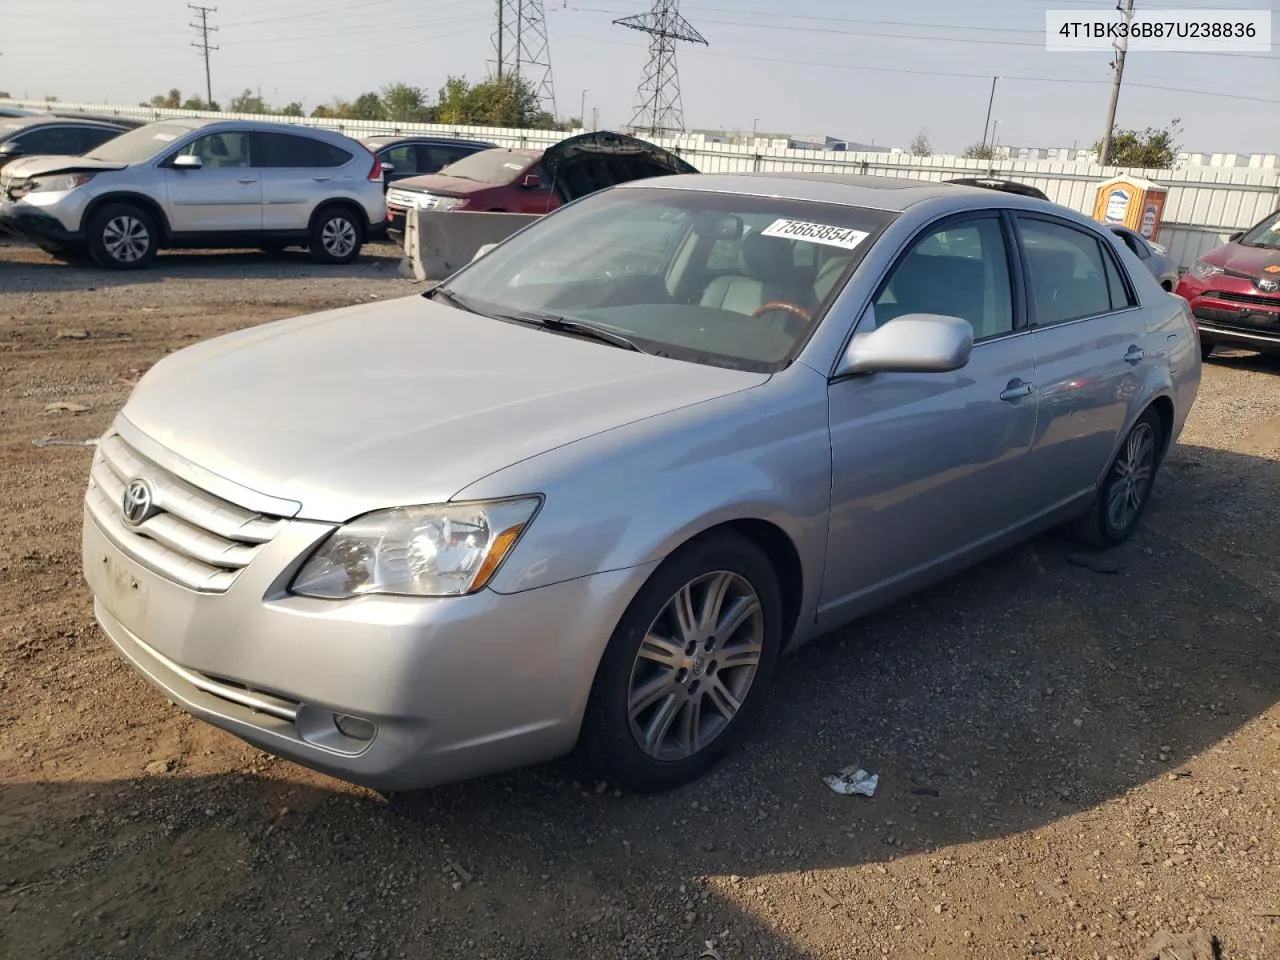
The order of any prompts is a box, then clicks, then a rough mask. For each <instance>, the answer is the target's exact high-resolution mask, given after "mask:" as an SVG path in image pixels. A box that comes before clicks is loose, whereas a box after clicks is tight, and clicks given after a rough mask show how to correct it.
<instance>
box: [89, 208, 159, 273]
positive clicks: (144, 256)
mask: <svg viewBox="0 0 1280 960" xmlns="http://www.w3.org/2000/svg"><path fill="white" fill-rule="evenodd" d="M158 237H159V231H158V230H157V229H156V224H155V221H154V220H152V219H151V216H150V214H148V213H147V212H146V211H145V210H142V209H140V208H138V207H135V206H133V205H132V204H129V203H111V204H108V205H107V206H105V207H103V208H102V209H101V210H99V211H98V212H97V213H95V214H94V215H93V218H92V220H90V221H89V231H88V240H89V253H90V255H91V256H92V257H93V259H94V262H95V263H97V264H98V265H99V266H102V267H111V268H113V269H116V270H136V269H138V268H139V267H145V266H147V265H148V264H149V263H151V261H152V260H154V259H155V257H156V240H157V239H158Z"/></svg>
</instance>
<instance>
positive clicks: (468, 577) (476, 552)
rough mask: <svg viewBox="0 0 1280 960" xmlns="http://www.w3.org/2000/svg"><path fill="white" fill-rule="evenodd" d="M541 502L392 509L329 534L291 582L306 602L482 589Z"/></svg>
mask: <svg viewBox="0 0 1280 960" xmlns="http://www.w3.org/2000/svg"><path fill="white" fill-rule="evenodd" d="M541 504H542V498H541V497H520V498H518V499H513V500H493V501H487V502H476V503H442V504H436V505H434V506H424V507H396V508H394V509H391V510H378V511H376V512H374V513H370V514H366V515H365V516H363V517H361V518H360V519H358V520H353V521H352V522H351V523H348V524H345V525H344V526H342V527H340V528H338V529H337V530H335V531H334V532H333V533H332V534H331V535H330V536H329V538H328V539H327V540H325V542H324V543H323V544H321V545H320V548H319V549H318V550H316V552H315V553H314V554H312V555H311V558H310V559H309V560H308V561H307V562H306V563H305V564H304V565H303V567H302V569H301V570H300V571H299V572H298V575H297V576H296V577H294V579H293V583H292V585H291V586H290V589H291V590H292V591H293V592H294V593H297V594H301V595H303V596H306V597H320V598H323V599H326V600H345V599H348V598H350V597H361V596H368V595H371V594H391V595H398V596H410V597H457V596H462V595H464V594H468V593H474V592H475V591H477V590H480V589H482V588H483V587H484V586H485V584H487V583H488V582H489V581H490V579H492V577H493V575H494V573H496V572H497V570H498V567H499V566H500V565H501V564H502V561H503V560H505V559H506V557H507V555H508V554H509V553H510V552H511V550H512V548H513V547H515V545H516V542H517V541H518V540H519V539H520V535H521V534H522V533H524V530H525V528H526V527H527V526H528V525H529V522H530V521H531V520H532V519H533V516H534V514H535V513H537V512H538V507H539V506H541Z"/></svg>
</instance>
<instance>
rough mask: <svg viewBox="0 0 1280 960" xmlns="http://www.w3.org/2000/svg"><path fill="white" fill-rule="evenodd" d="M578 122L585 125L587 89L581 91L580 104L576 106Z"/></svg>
mask: <svg viewBox="0 0 1280 960" xmlns="http://www.w3.org/2000/svg"><path fill="white" fill-rule="evenodd" d="M578 122H579V123H581V124H582V125H583V126H584V127H585V126H586V125H587V91H586V90H583V91H582V106H580V107H579V108H578Z"/></svg>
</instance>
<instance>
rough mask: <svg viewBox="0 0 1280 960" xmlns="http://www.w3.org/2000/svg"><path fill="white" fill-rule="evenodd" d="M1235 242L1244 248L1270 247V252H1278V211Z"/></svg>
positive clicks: (1279, 215) (1279, 242)
mask: <svg viewBox="0 0 1280 960" xmlns="http://www.w3.org/2000/svg"><path fill="white" fill-rule="evenodd" d="M1237 242H1239V243H1241V244H1243V245H1244V246H1246V247H1270V248H1271V249H1272V250H1280V211H1276V212H1275V213H1273V214H1272V215H1271V216H1269V217H1267V219H1265V220H1263V221H1262V222H1261V223H1260V224H1258V225H1257V226H1256V227H1254V228H1253V229H1252V230H1250V231H1249V232H1248V233H1246V234H1245V235H1244V236H1243V237H1241V238H1240V239H1239V241H1237Z"/></svg>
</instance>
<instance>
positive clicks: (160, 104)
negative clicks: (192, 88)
mask: <svg viewBox="0 0 1280 960" xmlns="http://www.w3.org/2000/svg"><path fill="white" fill-rule="evenodd" d="M181 105H182V91H180V90H179V89H178V88H177V87H174V88H173V89H171V90H170V91H169V92H168V93H158V94H156V95H155V96H154V97H152V98H151V99H150V100H148V101H147V102H146V103H140V104H138V106H140V107H156V108H158V109H166V110H176V109H177V108H178V107H179V106H181Z"/></svg>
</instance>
